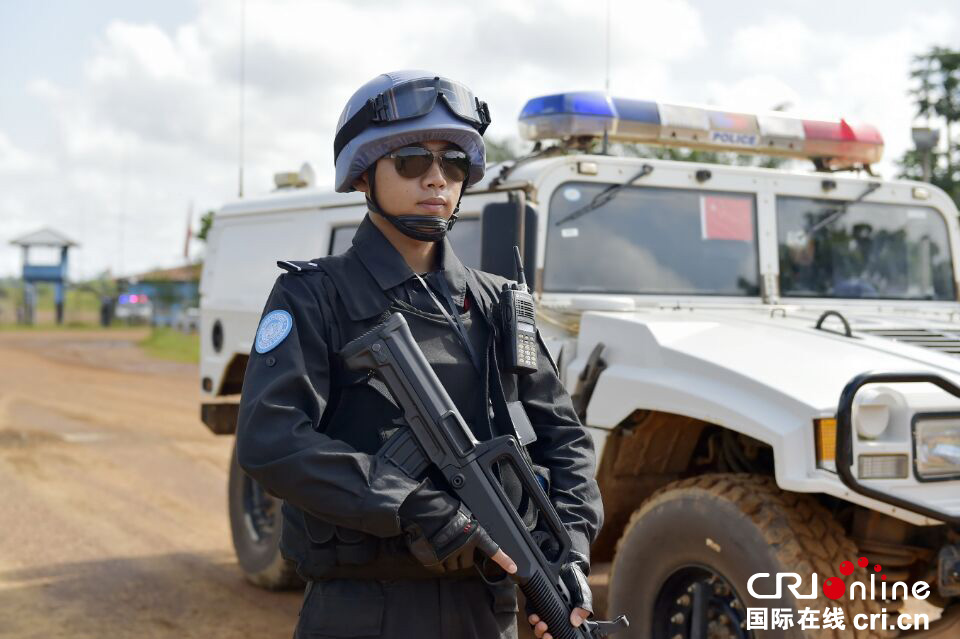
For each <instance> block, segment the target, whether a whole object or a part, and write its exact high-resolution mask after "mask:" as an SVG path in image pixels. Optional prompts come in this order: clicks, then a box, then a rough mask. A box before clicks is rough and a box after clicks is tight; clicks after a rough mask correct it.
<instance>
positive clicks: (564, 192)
mask: <svg viewBox="0 0 960 639" xmlns="http://www.w3.org/2000/svg"><path fill="white" fill-rule="evenodd" d="M610 186H612V185H609V184H599V183H596V182H567V183H565V184H562V185H560V187H559V188H557V190H556V191H555V192H554V194H553V196H552V197H551V198H550V212H549V220H550V222H549V225H548V228H547V247H546V256H545V267H544V272H543V288H544V291H547V292H570V293H578V292H579V293H587V292H589V293H626V294H661V295H663V294H680V295H683V294H689V295H736V296H747V295H749V296H755V295H759V293H760V287H759V280H760V276H759V272H760V269H759V262H758V254H757V231H756V228H757V225H756V204H755V198H754V195H753V194H752V193H728V192H722V191H698V190H692V189H667V188H654V187H637V186H631V187H626V188H624V189H623V190H621V191H620V192H619V194H618V195H616V197H614V198H613V199H611V200H610V201H608V202H607V203H605V204H603V205H601V206H600V207H599V208H596V209H594V210H592V211H589V212H587V213H585V214H583V215H581V216H579V217H576V218H574V219H571V220H569V221H566V222H562V223H560V224H558V223H557V222H558V221H561V220H563V218H564V217H566V216H567V215H569V214H570V213H572V212H574V211H576V210H578V209H580V208H581V207H583V206H585V205H587V204H589V203H590V202H591V201H592V200H593V198H594V197H595V196H596V195H597V194H598V193H601V192H602V191H604V190H605V189H607V188H609V187H610Z"/></svg>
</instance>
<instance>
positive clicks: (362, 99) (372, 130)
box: [335, 69, 486, 193]
mask: <svg viewBox="0 0 960 639" xmlns="http://www.w3.org/2000/svg"><path fill="white" fill-rule="evenodd" d="M435 77H438V74H436V73H431V72H430V71H424V70H420V69H408V70H402V71H392V72H390V73H383V74H381V75H378V76H377V77H375V78H374V79H372V80H370V81H369V82H367V83H366V84H364V85H363V86H362V87H360V88H359V89H358V90H357V91H356V92H355V93H354V94H353V95H352V96H351V97H350V99H349V100H348V101H347V105H346V106H345V107H344V109H343V113H341V114H340V120H339V121H338V122H337V131H340V129H341V128H342V127H343V126H344V124H346V122H347V121H348V120H349V119H350V118H351V117H352V116H353V115H355V114H356V113H357V112H358V111H359V110H360V109H361V108H362V107H363V106H364V105H365V104H366V103H367V100H370V99H373V98H376V97H377V95H378V94H380V93H383V92H384V91H387V90H388V89H391V88H393V87H395V86H397V85H398V84H401V83H403V82H407V81H410V80H419V79H424V78H435ZM441 77H442V76H441ZM428 140H445V141H447V142H451V143H453V144H456V145H457V146H458V147H460V148H461V149H462V150H463V151H464V152H465V153H466V154H467V157H469V158H470V174H469V175H468V176H467V180H466V182H465V183H464V187H463V188H464V189H466V188H467V187H468V186H471V185H473V184H476V183H477V182H479V181H480V180H481V179H482V178H483V173H484V167H485V165H486V149H485V147H484V144H483V137H482V136H481V135H480V133H479V132H478V131H477V129H476V128H475V127H474V126H472V125H471V124H470V123H469V122H466V121H464V120H462V119H460V118H459V117H457V116H456V115H454V114H453V112H452V111H451V110H450V108H449V107H447V105H446V104H445V103H444V101H443V100H437V103H436V105H435V106H434V108H433V110H431V111H430V112H429V113H427V114H426V115H423V116H420V117H416V118H410V119H407V120H399V121H396V122H388V123H385V124H377V123H373V124H371V125H370V126H369V127H367V128H366V129H365V130H364V131H362V132H361V133H360V134H359V135H357V136H356V137H355V138H353V139H352V140H350V141H349V142H348V143H347V144H346V146H344V147H343V149H342V150H341V151H340V154H339V155H338V156H337V157H336V158H335V163H336V178H335V181H336V190H337V192H339V193H349V192H351V191H354V190H355V189H354V188H353V183H354V182H355V181H356V180H357V178H359V177H360V176H361V175H362V174H363V172H364V171H366V170H367V169H368V168H369V167H370V165H372V164H373V163H374V162H376V161H377V160H379V159H380V158H381V157H383V156H384V155H386V154H387V153H389V152H391V151H393V150H394V149H397V148H399V147H402V146H406V145H408V144H414V143H417V142H426V141H428Z"/></svg>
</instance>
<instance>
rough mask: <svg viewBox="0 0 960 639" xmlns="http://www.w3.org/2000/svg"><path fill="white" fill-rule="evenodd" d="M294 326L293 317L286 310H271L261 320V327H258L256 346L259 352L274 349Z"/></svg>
mask: <svg viewBox="0 0 960 639" xmlns="http://www.w3.org/2000/svg"><path fill="white" fill-rule="evenodd" d="M291 328H293V317H291V316H290V313H288V312H286V311H270V312H269V313H267V314H266V316H265V317H264V318H263V319H262V320H260V327H259V328H258V329H257V339H256V340H255V341H254V347H255V348H256V349H257V352H258V353H261V354H262V353H266V352H267V351H269V350H273V348H274V347H276V345H277V344H279V343H280V342H282V341H283V340H284V339H285V338H286V337H287V335H289V334H290V329H291Z"/></svg>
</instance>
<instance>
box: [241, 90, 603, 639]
mask: <svg viewBox="0 0 960 639" xmlns="http://www.w3.org/2000/svg"><path fill="white" fill-rule="evenodd" d="M488 123H489V115H488V113H487V110H486V104H485V103H483V102H480V101H479V100H477V99H476V98H475V97H474V96H473V94H472V92H470V90H469V89H468V88H467V87H465V86H463V85H462V84H459V83H456V82H453V81H450V80H446V79H443V78H439V77H436V76H435V75H434V74H430V73H427V72H417V71H406V72H397V73H391V74H384V75H381V76H378V77H377V78H375V79H374V80H372V81H371V82H369V83H367V84H366V85H364V86H363V87H361V89H360V90H358V91H357V92H356V93H355V94H354V96H353V97H352V98H351V100H350V101H349V102H348V104H347V106H346V108H345V109H344V112H343V115H342V117H341V119H340V124H339V126H338V134H337V139H336V142H335V159H336V167H337V190H338V191H350V190H354V189H359V190H362V191H364V192H365V193H366V194H367V204H368V208H369V209H370V213H369V214H368V215H367V217H366V218H364V220H363V222H362V223H361V225H360V227H359V229H358V230H357V233H356V236H355V237H354V239H353V246H352V247H351V248H350V249H348V250H347V251H346V252H345V253H343V254H342V255H337V256H331V257H325V258H317V259H315V260H312V261H310V262H278V265H280V266H281V267H283V268H284V269H286V270H287V271H288V272H287V273H283V274H282V275H280V276H279V277H278V278H277V281H276V283H275V284H274V287H273V290H272V291H271V293H270V296H269V299H268V300H267V303H266V306H265V307H264V313H263V316H262V318H261V322H260V326H259V328H258V330H257V335H256V339H255V343H254V347H253V349H252V351H251V354H250V360H249V364H248V366H247V371H246V375H245V377H244V384H243V394H242V400H241V404H240V414H239V420H238V427H237V456H238V460H239V463H240V465H241V467H242V468H243V469H244V470H245V471H246V472H247V473H248V474H250V475H251V476H252V477H253V478H254V479H256V480H257V481H258V482H259V483H260V484H261V485H262V486H263V487H264V488H265V489H266V490H267V491H268V492H270V493H271V494H273V495H276V496H278V497H280V498H282V499H283V500H284V502H283V508H282V512H283V533H282V538H281V542H280V544H281V552H282V553H283V555H284V556H285V557H286V558H288V559H290V560H292V561H293V562H295V563H296V566H297V571H298V573H299V574H300V575H301V576H302V577H303V578H304V579H305V580H307V582H308V585H307V591H306V594H305V597H304V603H303V608H302V610H301V613H300V620H299V623H298V625H297V631H296V634H295V636H296V637H384V638H398V639H399V638H407V637H411V638H412V637H418V638H419V637H444V638H448V637H449V638H454V637H457V638H459V637H464V638H467V637H476V638H478V639H479V638H488V637H489V638H492V637H516V632H517V631H516V621H515V620H516V612H517V600H516V596H517V595H516V588H515V586H514V585H513V584H512V583H510V582H509V581H508V580H504V581H503V582H502V583H504V584H506V585H501V586H500V587H492V586H489V585H487V584H486V583H484V581H483V580H481V579H480V577H479V575H478V574H477V570H476V569H477V567H478V566H477V565H474V556H475V552H476V551H479V552H480V553H481V555H480V556H479V557H477V559H478V560H479V559H480V558H482V557H483V556H484V555H485V556H487V557H491V558H492V559H493V561H494V562H495V563H496V564H499V566H500V567H501V568H502V569H503V570H506V571H508V572H512V570H515V566H512V565H511V564H512V560H511V559H510V558H509V557H507V556H506V554H505V553H503V551H502V550H499V548H498V547H497V544H496V543H495V540H492V539H491V538H490V536H489V535H488V534H487V533H486V532H485V531H484V530H483V528H482V527H481V526H480V525H479V523H478V522H477V521H476V520H475V519H474V518H473V517H472V516H470V515H469V513H468V512H464V511H465V509H463V508H462V507H461V504H460V502H459V500H457V499H456V498H454V497H453V496H452V495H451V494H450V493H449V492H448V491H447V490H446V488H448V487H447V486H446V483H445V479H444V478H443V476H442V475H441V474H440V473H438V472H435V471H434V472H430V473H428V476H427V477H426V478H424V479H423V480H422V481H417V480H414V479H411V478H409V477H407V476H406V475H404V474H403V473H402V472H400V471H399V470H397V469H396V468H395V467H393V466H392V465H390V464H389V463H384V462H382V461H381V460H380V459H379V458H378V457H377V456H376V452H377V450H378V449H379V448H380V446H381V445H382V444H383V442H384V441H385V440H386V439H387V438H388V437H389V436H390V435H391V434H392V433H393V431H394V430H395V429H396V428H398V427H401V426H402V425H403V421H402V417H401V412H400V410H399V409H398V407H397V406H396V404H395V403H394V401H393V400H392V398H391V397H390V395H389V393H388V392H387V390H386V388H385V386H384V385H383V384H382V383H381V382H380V381H379V380H377V379H376V378H374V377H372V376H370V375H368V374H366V373H358V372H351V371H347V370H346V369H345V368H344V367H343V365H342V362H340V361H339V358H338V357H337V355H336V353H337V351H338V350H339V349H340V348H341V347H342V346H343V345H344V344H346V343H347V342H349V341H350V340H351V339H353V338H355V337H357V336H359V335H361V334H362V333H364V332H366V331H367V330H369V329H370V328H372V327H373V326H375V325H376V324H378V323H379V322H381V321H383V320H384V319H385V318H386V317H388V316H389V314H390V313H392V312H399V313H403V315H404V316H405V318H406V319H407V322H408V324H409V325H410V329H411V332H412V334H413V336H414V338H415V339H416V340H417V342H418V344H419V346H420V347H421V349H422V350H423V352H424V355H425V356H426V358H427V361H428V362H429V363H430V364H431V367H432V368H433V369H434V371H435V372H436V374H437V376H438V378H439V379H440V381H441V382H442V383H443V385H444V387H445V388H446V390H447V392H448V394H449V395H450V397H451V399H452V400H453V401H454V403H455V404H456V406H457V408H458V409H459V410H460V412H461V414H462V415H463V417H464V420H465V421H466V422H467V424H468V425H469V426H470V428H471V430H472V431H473V432H474V434H475V436H476V437H477V439H480V440H483V439H489V438H490V437H493V436H496V435H501V434H506V433H505V432H504V430H505V429H506V428H507V424H508V422H507V421H506V420H505V419H504V413H505V408H504V407H505V405H506V402H510V401H520V402H521V403H522V405H523V407H524V409H525V410H526V412H527V414H528V416H529V418H530V421H531V423H532V424H533V426H534V431H535V433H536V435H537V440H536V441H535V442H533V443H532V444H530V445H529V446H528V448H527V451H528V453H529V456H530V458H531V460H532V463H533V465H534V469H535V471H536V472H537V475H538V477H539V478H540V479H541V483H542V484H543V485H544V488H545V490H546V492H547V494H548V495H549V496H550V498H551V501H552V502H553V503H554V505H555V507H556V510H557V513H558V514H559V516H560V519H561V521H563V523H564V525H565V527H566V528H567V530H568V532H569V534H570V537H571V539H572V543H573V550H572V551H571V554H570V557H569V563H567V564H566V565H565V566H564V568H563V570H562V571H561V577H562V578H563V579H564V582H565V584H567V586H568V588H569V589H570V591H571V593H573V597H574V604H575V605H576V606H577V608H576V609H575V610H574V612H573V614H572V615H571V620H572V621H573V623H574V624H577V625H578V624H579V623H580V622H581V621H582V619H585V618H586V617H587V616H588V615H589V614H590V613H591V612H592V602H591V595H590V590H589V587H588V586H587V582H586V575H587V574H588V572H589V551H590V544H591V542H592V541H593V539H594V538H595V537H596V534H597V532H598V530H599V528H600V525H601V523H602V508H601V503H600V495H599V491H598V488H597V484H596V481H595V480H594V479H593V475H594V468H595V458H594V450H593V443H592V441H591V439H590V436H589V434H588V433H587V432H586V430H585V429H584V428H583V427H582V425H581V424H580V423H579V421H578V419H577V416H576V413H575V412H574V410H573V407H572V404H571V402H570V398H569V396H568V394H567V393H566V391H565V389H564V388H563V386H562V385H561V383H560V380H559V378H558V371H557V368H556V365H555V363H554V362H553V360H552V358H551V357H550V355H549V352H548V351H547V349H546V347H545V346H544V343H543V340H542V338H541V337H540V335H539V333H538V335H537V343H538V349H537V350H538V357H537V359H538V370H537V371H536V372H534V373H531V374H527V375H515V374H510V373H505V372H503V371H501V370H500V369H499V367H498V365H497V359H496V358H497V353H498V348H499V347H498V338H499V319H498V318H499V309H498V308H497V295H498V292H499V290H500V289H501V287H502V285H503V284H504V283H508V282H509V280H506V279H505V278H502V277H499V276H496V275H493V274H490V273H485V272H482V271H477V270H473V269H468V268H466V267H464V266H463V265H462V264H461V263H460V261H459V260H458V259H457V256H456V255H455V254H454V252H453V249H452V247H451V245H450V242H449V239H447V238H446V237H445V234H446V231H447V229H448V228H449V227H450V226H452V225H453V223H454V222H455V221H456V211H457V209H458V208H459V204H460V198H461V196H462V192H463V189H464V188H466V187H467V186H469V185H471V184H474V183H476V182H477V181H478V180H480V179H481V178H482V177H483V169H484V163H485V156H484V147H483V139H482V137H481V135H482V132H483V130H484V129H485V128H486V125H487V124H488ZM501 474H502V476H501V480H502V483H503V485H504V488H505V491H506V492H507V494H508V495H510V496H511V499H512V500H514V504H515V506H516V507H517V509H518V512H521V513H526V505H525V504H524V503H523V502H524V499H523V498H522V495H521V494H520V492H519V490H518V485H517V484H516V483H515V481H513V480H514V479H515V476H513V475H512V473H511V472H510V471H509V468H504V469H502V471H501ZM528 515H529V513H528ZM525 523H527V524H528V526H529V527H532V526H533V525H535V523H536V522H535V520H533V519H531V518H530V517H529V516H525ZM511 569H512V570H511ZM501 574H502V573H501ZM529 620H530V622H531V623H532V624H534V626H535V628H534V631H535V634H536V635H537V636H538V637H541V636H542V637H549V636H550V635H549V632H547V630H548V629H547V628H546V626H545V624H544V623H543V622H541V621H539V619H538V618H537V617H536V616H535V615H533V616H531V617H530V619H529Z"/></svg>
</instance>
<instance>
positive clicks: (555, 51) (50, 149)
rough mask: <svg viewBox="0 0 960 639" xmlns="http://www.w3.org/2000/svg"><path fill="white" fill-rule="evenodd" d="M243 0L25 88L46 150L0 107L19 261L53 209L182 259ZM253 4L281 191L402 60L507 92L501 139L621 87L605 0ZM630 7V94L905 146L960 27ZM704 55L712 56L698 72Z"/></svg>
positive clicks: (253, 51)
mask: <svg viewBox="0 0 960 639" xmlns="http://www.w3.org/2000/svg"><path fill="white" fill-rule="evenodd" d="M240 6H241V4H240V3H238V2H236V1H235V0H207V1H202V2H200V3H199V5H198V13H197V15H196V17H195V18H194V19H193V20H191V21H190V22H189V23H186V24H183V25H181V26H179V27H178V28H176V29H162V28H160V27H158V26H156V25H154V24H149V23H131V22H121V21H114V22H112V23H110V24H109V26H108V27H107V28H105V29H104V30H103V31H102V32H101V33H99V34H96V37H95V46H94V47H93V48H92V50H91V51H90V52H89V55H88V56H87V57H86V59H84V60H83V61H82V65H80V66H81V68H82V73H81V76H80V77H78V78H76V79H75V80H71V81H69V82H66V81H64V82H62V83H55V82H52V81H50V80H49V79H44V78H42V77H37V78H36V79H34V80H33V81H32V82H30V83H29V85H28V86H27V87H24V88H25V89H26V90H25V91H23V92H22V93H23V99H24V100H30V101H31V105H33V106H36V107H37V108H38V110H40V111H43V112H44V114H45V116H46V117H52V121H53V122H54V124H55V131H54V132H53V133H52V134H51V135H50V136H49V138H50V139H49V140H48V141H46V142H45V143H44V144H45V145H44V146H42V147H41V146H37V147H36V148H35V147H34V146H26V142H24V141H19V145H15V144H14V143H13V142H12V141H11V139H10V137H9V136H8V135H3V130H6V131H8V132H13V131H15V129H14V128H13V124H12V123H11V124H10V125H8V124H7V123H0V178H6V177H8V176H13V175H14V174H16V181H15V182H14V187H13V188H12V189H4V191H6V192H3V193H0V217H2V219H3V221H4V225H3V230H2V233H3V234H4V235H3V237H0V274H9V273H12V272H15V271H16V269H18V268H19V256H18V255H17V254H15V252H14V251H13V249H12V247H9V246H6V242H5V241H3V240H6V239H7V238H8V237H10V236H12V235H14V234H16V233H21V232H28V231H30V230H33V229H34V228H36V227H39V226H43V225H49V226H53V227H54V228H58V229H59V230H61V231H63V232H64V233H66V234H68V235H71V236H73V237H75V238H76V239H77V240H78V241H79V242H80V243H81V245H82V246H81V248H80V249H79V250H78V252H77V255H76V256H75V258H74V260H73V267H72V270H71V273H72V275H73V276H74V277H78V276H81V275H83V276H90V275H92V274H94V273H96V272H99V271H100V270H102V269H104V268H106V267H111V268H113V269H114V270H117V269H121V270H122V271H124V272H137V271H142V270H145V269H147V268H150V267H153V266H155V265H173V264H175V263H177V262H178V261H179V260H180V259H181V257H180V253H181V250H182V242H183V236H184V230H185V229H184V217H185V215H186V208H187V206H188V203H189V202H190V201H193V202H194V203H195V210H196V211H197V214H198V215H199V213H201V212H202V211H204V210H206V209H208V208H214V207H217V206H219V205H220V204H222V203H223V202H224V201H225V200H228V199H230V198H231V197H232V196H233V195H234V194H235V193H236V179H237V178H236V176H237V166H236V162H237V145H238V102H239V94H238V90H239V75H240V69H239V66H240V50H241V49H240V18H241V16H240ZM246 6H247V15H246V43H247V45H246V87H247V88H246V129H245V139H246V144H245V155H246V166H245V175H246V192H247V193H248V194H252V193H262V192H265V191H268V190H269V189H270V188H271V185H272V174H273V173H274V172H275V171H280V170H296V169H297V168H298V167H299V166H300V164H301V163H302V162H303V161H310V162H311V164H312V165H313V166H314V169H315V170H316V173H317V177H318V184H319V185H320V186H321V188H328V187H329V186H330V183H331V181H332V174H333V167H332V161H331V160H332V143H333V133H334V131H333V127H334V125H335V123H336V120H337V118H338V116H339V114H340V110H341V109H342V106H343V104H344V103H345V102H346V100H347V98H348V97H349V96H350V94H351V93H352V92H353V91H354V90H355V89H356V88H357V87H358V86H360V85H361V84H362V83H363V82H365V81H367V80H368V79H370V78H371V77H373V76H374V75H376V74H377V73H380V72H383V71H386V70H391V69H399V68H411V67H416V68H431V69H436V70H437V71H438V72H439V73H442V74H444V75H448V76H450V77H455V78H458V79H462V80H464V81H466V82H467V83H468V84H470V85H471V86H472V87H473V88H474V89H475V90H476V91H477V93H478V94H479V95H480V96H481V97H482V98H484V99H486V100H487V101H488V102H489V103H490V106H491V110H492V112H493V119H494V122H493V124H492V125H491V127H490V130H489V135H492V136H495V137H504V136H515V135H516V130H517V129H516V116H517V114H518V113H519V111H520V109H521V107H522V106H523V103H524V102H525V101H526V100H527V99H528V98H530V97H533V96H536V95H542V94H545V93H551V92H557V91H566V90H571V89H602V88H603V84H604V70H605V64H606V49H605V33H606V3H605V2H602V1H599V2H582V1H581V0H562V1H551V0H530V1H528V2H516V0H496V1H491V2H486V3H483V4H482V6H478V5H477V4H476V3H473V4H470V3H456V2H445V3H426V2H415V1H412V0H406V1H404V0H400V1H391V2H386V1H376V2H363V3H359V2H350V1H349V0H327V1H323V2H320V1H316V2H315V1H312V0H311V1H303V0H271V1H268V0H247V3H246ZM611 18H612V20H611V69H610V76H611V87H612V90H613V92H614V93H616V94H620V95H625V96H635V97H645V98H648V99H660V100H671V99H677V100H680V99H682V100H688V101H694V102H701V103H702V102H709V103H714V104H717V105H722V106H728V107H733V108H749V109H752V110H762V109H768V108H769V107H771V106H773V105H774V104H775V103H778V102H783V101H789V102H793V103H794V108H793V111H794V112H796V113H804V114H808V113H810V114H813V113H824V112H825V113H826V114H827V115H837V116H839V115H845V116H848V117H851V118H852V119H859V120H867V121H871V122H873V123H875V124H877V125H878V126H880V127H881V129H882V131H883V133H884V135H885V137H886V138H887V140H888V153H887V157H888V158H890V157H893V156H894V155H898V154H899V152H900V151H902V149H903V148H905V145H906V144H908V141H907V140H906V138H905V136H908V135H909V131H908V127H909V120H910V117H911V113H910V106H909V101H908V100H907V99H905V96H904V91H905V90H906V87H907V85H908V80H907V68H908V64H909V59H910V55H911V54H913V53H916V52H918V51H922V50H924V49H926V48H927V47H928V46H929V45H930V44H932V43H934V42H937V41H940V42H949V41H954V40H955V39H956V38H955V36H956V34H957V25H956V22H955V15H952V14H951V15H933V16H929V17H924V18H917V17H913V18H910V17H907V18H904V19H903V20H902V21H901V22H900V23H899V26H897V27H895V28H893V29H892V30H891V29H888V30H886V31H880V32H875V33H873V34H868V35H858V36H849V35H848V34H845V33H843V32H842V28H841V27H840V26H837V27H833V28H831V26H830V24H829V23H827V27H826V28H824V27H822V26H820V25H819V24H818V26H817V28H816V29H813V28H812V26H811V24H812V22H811V21H810V19H809V17H808V18H806V19H805V18H804V17H803V16H796V17H794V16H779V17H776V16H774V17H771V18H758V19H757V20H756V22H755V23H753V24H749V23H747V24H746V26H744V27H742V28H741V29H740V30H739V31H735V32H734V33H733V34H732V35H730V36H727V35H725V34H724V33H723V32H721V31H719V30H716V31H709V30H708V29H707V28H706V25H705V24H704V21H703V18H702V17H701V12H700V11H699V10H698V8H697V7H696V6H695V5H694V4H693V0H690V1H689V2H688V1H677V2H658V1H653V0H643V1H631V0H611ZM742 23H746V19H744V21H742ZM951 34H952V35H951ZM951 37H952V38H953V40H951V39H950V38H951ZM693 60H698V61H702V62H704V63H705V64H706V65H707V66H708V68H705V69H693V67H694V66H695V65H694V64H693V63H692V62H691V61H693ZM678 69H688V70H690V72H689V73H686V74H681V73H679V72H678ZM37 144H38V145H39V144H40V143H39V142H38V143H37ZM195 219H196V218H195ZM121 236H122V238H123V241H122V243H121V241H120V238H121Z"/></svg>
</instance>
